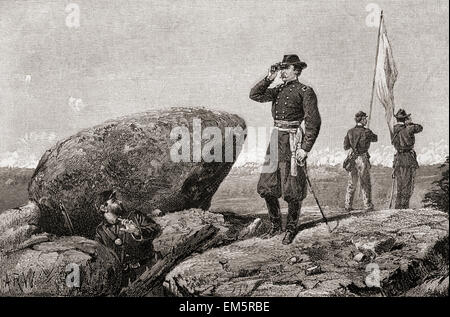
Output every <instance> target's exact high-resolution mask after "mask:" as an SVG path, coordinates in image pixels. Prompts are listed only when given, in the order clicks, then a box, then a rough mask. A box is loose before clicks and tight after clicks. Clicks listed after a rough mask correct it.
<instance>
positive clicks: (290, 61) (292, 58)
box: [281, 54, 308, 69]
mask: <svg viewBox="0 0 450 317" xmlns="http://www.w3.org/2000/svg"><path fill="white" fill-rule="evenodd" d="M281 65H286V66H289V65H298V66H300V67H301V68H302V69H304V68H306V67H308V65H307V64H306V63H305V62H302V61H301V60H300V58H299V57H298V56H297V55H295V54H290V55H284V56H283V61H282V62H281Z"/></svg>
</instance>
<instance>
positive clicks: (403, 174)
mask: <svg viewBox="0 0 450 317" xmlns="http://www.w3.org/2000/svg"><path fill="white" fill-rule="evenodd" d="M415 176H416V167H415V166H413V167H409V166H408V167H396V168H395V169H394V177H395V180H396V182H397V195H396V199H395V209H408V208H409V200H410V199H411V196H412V194H413V192H414V180H415Z"/></svg>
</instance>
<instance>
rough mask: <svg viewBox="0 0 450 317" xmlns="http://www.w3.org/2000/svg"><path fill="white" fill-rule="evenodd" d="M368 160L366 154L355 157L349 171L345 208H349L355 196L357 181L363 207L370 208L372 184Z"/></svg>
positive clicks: (371, 205)
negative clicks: (353, 164) (353, 165)
mask: <svg viewBox="0 0 450 317" xmlns="http://www.w3.org/2000/svg"><path fill="white" fill-rule="evenodd" d="M370 168H371V165H370V161H369V157H368V155H367V153H366V154H363V155H360V156H358V157H357V158H356V161H355V167H354V168H353V170H352V171H350V172H349V177H348V184H347V193H346V195H345V208H348V209H351V208H352V206H353V198H354V196H355V190H356V185H357V183H358V182H359V184H360V187H361V192H362V198H363V202H364V208H365V209H372V208H373V204H372V184H371V181H370Z"/></svg>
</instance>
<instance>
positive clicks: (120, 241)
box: [95, 190, 161, 285]
mask: <svg viewBox="0 0 450 317" xmlns="http://www.w3.org/2000/svg"><path fill="white" fill-rule="evenodd" d="M101 196H102V197H101V198H100V199H101V205H100V207H99V211H100V212H102V214H103V221H102V222H101V223H100V224H99V225H98V226H97V229H96V234H95V240H96V241H98V242H100V243H102V244H103V245H105V246H106V247H108V248H110V249H111V250H113V251H114V253H115V254H116V255H117V257H118V259H119V260H120V262H121V263H122V266H123V281H122V283H125V285H126V283H127V282H128V280H130V279H131V280H134V279H135V278H136V277H137V275H139V274H140V273H142V271H143V270H145V268H146V265H150V264H153V263H152V261H154V259H155V258H154V256H155V254H154V252H153V240H154V239H155V238H156V237H157V236H158V235H159V234H160V233H161V228H160V226H159V225H158V224H157V223H156V222H155V221H153V219H151V218H150V217H148V216H146V215H144V214H143V213H141V212H139V211H131V212H129V211H127V210H126V209H125V208H124V206H123V204H122V202H121V201H120V200H119V199H117V196H116V193H115V192H114V191H111V190H110V191H105V192H103V193H102V194H101Z"/></svg>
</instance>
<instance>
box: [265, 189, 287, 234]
mask: <svg viewBox="0 0 450 317" xmlns="http://www.w3.org/2000/svg"><path fill="white" fill-rule="evenodd" d="M264 199H265V200H266V205H267V210H268V211H269V219H270V222H271V227H270V229H269V231H267V232H266V233H265V234H264V235H263V236H262V238H264V239H269V238H272V237H273V236H276V235H277V234H280V233H281V232H282V229H281V211H280V203H279V202H278V198H276V197H273V196H267V197H265V198H264Z"/></svg>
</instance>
